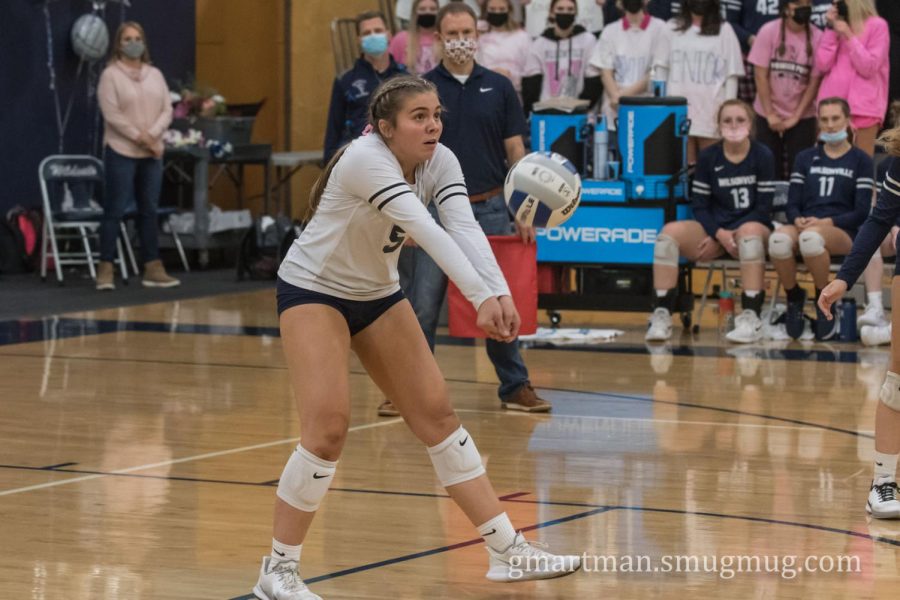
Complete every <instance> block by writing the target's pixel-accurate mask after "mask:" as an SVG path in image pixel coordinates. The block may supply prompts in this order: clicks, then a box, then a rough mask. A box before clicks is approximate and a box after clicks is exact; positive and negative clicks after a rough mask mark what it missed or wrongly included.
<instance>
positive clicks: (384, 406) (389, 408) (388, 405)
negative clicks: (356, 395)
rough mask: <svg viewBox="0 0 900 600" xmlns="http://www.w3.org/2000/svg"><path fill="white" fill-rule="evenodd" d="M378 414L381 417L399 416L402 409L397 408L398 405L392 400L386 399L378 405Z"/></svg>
mask: <svg viewBox="0 0 900 600" xmlns="http://www.w3.org/2000/svg"><path fill="white" fill-rule="evenodd" d="M378 416H379V417H399V416H400V411H399V410H397V407H396V406H394V404H393V403H392V402H391V401H390V400H385V401H384V402H382V403H381V405H380V406H379V407H378Z"/></svg>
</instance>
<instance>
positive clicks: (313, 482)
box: [276, 444, 337, 512]
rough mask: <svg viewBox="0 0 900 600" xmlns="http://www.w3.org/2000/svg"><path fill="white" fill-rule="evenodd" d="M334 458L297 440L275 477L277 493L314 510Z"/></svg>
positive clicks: (327, 482) (330, 475)
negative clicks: (319, 454)
mask: <svg viewBox="0 0 900 600" xmlns="http://www.w3.org/2000/svg"><path fill="white" fill-rule="evenodd" d="M336 468H337V462H332V461H330V460H325V459H323V458H319V457H318V456H316V455H315V454H313V453H312V452H309V451H308V450H306V449H305V448H303V447H302V446H301V445H299V444H297V448H296V449H295V450H294V453H293V454H291V458H290V459H288V462H287V464H286V465H285V466H284V471H282V473H281V479H280V480H279V481H278V491H277V492H276V493H277V494H278V497H279V498H281V499H282V500H284V501H285V502H287V503H288V504H290V505H291V506H293V507H294V508H296V509H298V510H305V511H306V512H315V511H316V510H318V508H319V504H321V502H322V498H324V497H325V492H327V491H328V486H330V485H331V480H332V479H334V472H335V470H336Z"/></svg>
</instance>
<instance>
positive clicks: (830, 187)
mask: <svg viewBox="0 0 900 600" xmlns="http://www.w3.org/2000/svg"><path fill="white" fill-rule="evenodd" d="M833 191H834V177H819V197H820V198H825V197H826V196H830V195H831V192H833Z"/></svg>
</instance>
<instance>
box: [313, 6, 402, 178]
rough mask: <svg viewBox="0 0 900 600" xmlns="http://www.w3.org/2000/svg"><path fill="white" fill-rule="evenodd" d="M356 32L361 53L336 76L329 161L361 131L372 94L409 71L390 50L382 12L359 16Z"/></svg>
mask: <svg viewBox="0 0 900 600" xmlns="http://www.w3.org/2000/svg"><path fill="white" fill-rule="evenodd" d="M356 34H357V35H358V36H359V47H360V50H361V51H362V56H360V57H359V58H358V59H357V60H356V64H354V65H353V67H352V68H350V69H349V70H348V71H346V72H345V73H342V74H341V75H340V76H339V77H337V79H335V80H334V85H333V86H332V88H331V103H330V104H329V105H328V123H327V125H326V128H325V145H324V158H325V162H326V163H327V162H328V161H329V160H330V159H331V157H332V156H334V153H335V152H337V151H338V149H339V148H340V147H341V146H343V145H345V144H347V143H349V142H350V141H352V140H353V139H355V138H356V137H358V136H359V134H361V133H362V130H363V129H364V128H365V126H366V123H367V122H368V121H367V119H368V116H367V115H368V107H369V96H371V95H372V92H374V91H375V88H377V87H378V84H380V83H381V82H382V81H384V80H385V79H390V78H391V77H393V76H395V75H398V74H401V73H406V69H405V68H404V67H403V66H402V65H399V64H397V62H396V61H394V59H393V57H391V55H390V53H389V52H388V44H389V43H390V39H391V34H390V32H389V31H388V28H387V21H386V20H385V18H384V15H382V14H381V13H380V12H375V11H371V12H364V13H362V14H360V15H358V16H357V17H356Z"/></svg>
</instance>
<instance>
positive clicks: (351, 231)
mask: <svg viewBox="0 0 900 600" xmlns="http://www.w3.org/2000/svg"><path fill="white" fill-rule="evenodd" d="M440 113H441V106H440V101H439V100H438V96H437V92H436V91H435V88H434V86H433V84H431V83H429V82H427V81H425V80H424V79H421V78H418V77H412V76H402V77H397V78H394V79H391V80H389V81H387V82H385V83H384V84H382V85H381V86H380V87H379V88H378V90H377V91H376V92H375V93H374V94H373V96H372V99H371V101H370V105H369V121H370V124H371V125H372V127H373V128H374V133H372V134H369V135H367V136H363V137H361V138H358V139H356V140H355V141H353V142H352V143H351V144H349V145H348V146H347V147H346V149H345V150H343V151H340V152H338V154H336V155H335V157H334V158H333V159H332V161H331V162H330V163H329V165H328V167H326V170H325V172H324V174H323V175H322V177H321V178H320V180H319V181H318V182H317V183H316V186H315V189H314V190H313V193H312V203H313V207H314V209H315V214H314V216H313V218H312V220H311V221H310V223H309V225H308V226H307V228H306V229H305V230H304V232H303V233H302V234H301V235H300V237H299V238H298V239H297V241H296V242H294V245H293V247H292V248H291V250H290V252H289V253H288V255H287V257H286V258H285V260H284V262H283V263H282V264H281V268H280V270H279V272H278V274H279V281H278V311H279V314H280V325H281V336H282V340H283V344H284V352H285V355H286V358H287V363H288V369H289V371H290V376H291V383H292V385H293V389H294V395H295V398H296V401H297V409H298V411H299V413H300V431H301V442H300V444H299V445H298V446H297V448H296V450H295V451H294V453H293V454H292V455H291V458H290V459H289V460H288V462H287V465H286V466H285V468H284V471H283V472H282V474H281V479H280V481H279V484H278V491H277V498H276V500H275V502H276V506H275V524H274V536H273V540H272V552H271V555H270V556H266V557H265V558H263V562H262V567H261V569H260V575H259V581H258V583H257V584H256V586H255V587H254V588H253V593H254V595H255V596H256V597H257V598H260V599H261V600H275V599H276V598H277V599H278V600H315V599H317V598H319V596H317V595H316V594H314V593H313V592H311V591H310V590H309V588H307V587H306V585H305V584H304V583H303V581H302V579H301V578H300V575H299V573H298V564H299V561H300V550H301V545H302V544H303V540H304V538H305V537H306V533H307V531H308V529H309V527H310V524H311V523H312V520H313V517H314V516H315V513H316V510H317V509H318V507H319V504H320V503H321V501H322V498H323V497H324V496H325V493H326V492H327V491H328V487H329V485H330V484H331V481H332V480H333V478H334V474H335V469H336V467H337V460H338V458H339V456H340V454H341V449H342V448H343V445H344V442H345V440H346V436H347V426H348V422H349V420H350V388H349V381H348V379H349V378H348V371H349V361H350V351H351V350H353V351H354V352H355V353H356V355H357V356H358V357H359V360H360V362H362V364H363V365H364V367H365V368H366V371H368V373H369V375H370V376H371V377H372V379H373V381H374V382H375V383H376V384H377V385H378V387H379V388H381V391H382V392H384V394H385V395H386V396H387V397H388V398H391V399H392V400H393V401H394V404H395V405H396V407H397V409H398V410H399V411H400V414H401V415H402V416H403V418H404V420H405V421H406V423H407V424H408V425H409V427H410V429H411V430H412V432H413V433H414V434H415V435H416V437H418V438H419V440H421V441H422V443H423V444H425V445H426V446H427V450H428V455H429V457H430V458H431V462H432V465H433V467H434V470H435V472H436V474H437V477H438V479H439V480H440V482H441V484H442V485H443V486H444V487H445V488H446V490H447V492H448V493H449V495H450V497H451V498H452V499H453V500H454V501H455V502H456V503H457V505H459V507H460V508H461V509H462V511H463V512H464V513H465V514H466V516H467V517H468V518H469V520H470V521H471V522H472V523H473V524H474V525H476V526H477V528H478V531H479V533H480V534H481V536H482V537H483V538H484V540H485V543H486V544H487V552H488V561H489V569H488V572H487V578H488V579H490V580H492V581H514V580H518V579H545V578H550V577H557V576H560V575H566V574H568V573H572V572H574V571H576V570H577V569H578V568H580V566H581V560H580V558H579V557H578V556H564V555H552V554H548V553H546V552H544V551H542V550H539V549H537V548H535V547H534V546H532V545H530V544H529V543H528V542H527V541H526V540H525V538H524V537H523V536H522V534H521V533H516V531H515V529H514V528H513V526H512V523H511V522H510V520H509V517H507V515H506V513H505V512H503V509H502V508H501V507H500V502H499V500H498V499H497V495H496V493H495V492H494V489H493V487H492V486H491V482H490V480H489V479H488V477H487V475H486V474H485V470H484V467H483V466H482V462H481V457H480V455H479V454H478V450H477V449H476V447H475V442H474V440H473V439H472V437H471V436H470V435H469V433H468V432H467V431H466V430H465V428H464V427H463V426H462V425H460V422H459V419H458V418H457V416H456V414H455V413H454V411H453V408H452V407H451V405H450V401H449V398H448V395H447V387H446V384H445V382H444V379H443V376H442V375H441V372H440V370H439V369H438V366H437V363H436V362H435V360H434V357H433V355H432V353H431V351H430V350H429V348H428V344H427V342H426V341H425V336H424V334H423V333H422V328H421V327H420V326H419V322H418V321H417V320H416V315H415V313H414V312H413V310H412V307H411V305H410V304H409V302H408V301H406V300H405V299H404V297H403V293H402V292H401V291H400V285H399V279H398V275H397V257H398V254H399V252H398V251H399V249H400V246H401V245H402V244H403V241H404V239H405V238H406V236H407V235H408V236H411V237H412V238H413V239H414V240H415V241H416V243H417V244H419V245H420V246H421V247H423V248H424V249H425V250H426V251H427V252H428V253H429V254H430V255H431V257H432V258H433V259H434V260H435V261H436V262H437V263H438V265H440V267H441V268H442V269H443V270H444V271H445V272H446V273H447V275H448V276H449V277H450V278H451V279H452V280H453V281H454V282H455V283H456V284H457V286H458V287H459V288H460V290H462V292H463V293H464V294H465V296H466V298H468V299H469V300H470V301H471V302H472V304H473V305H474V306H475V307H476V309H477V311H478V325H479V326H480V327H481V328H482V329H484V331H485V332H486V333H487V334H488V335H490V336H491V337H492V338H494V339H498V340H502V341H509V340H512V339H515V337H516V335H517V333H518V328H519V315H518V313H517V312H516V309H515V307H514V305H513V303H512V300H511V298H510V297H509V290H508V288H507V286H506V281H505V280H504V278H503V275H502V273H501V272H500V269H499V268H498V267H497V263H496V261H495V260H494V257H493V254H492V253H491V250H490V246H489V245H488V243H487V240H486V238H485V236H484V233H482V230H481V227H480V226H479V225H478V223H477V222H476V221H475V219H474V217H473V216H472V209H471V207H470V205H469V199H468V196H467V193H466V187H465V183H464V181H463V176H462V171H461V169H460V167H459V162H458V161H457V159H456V157H455V156H454V155H453V153H452V152H450V150H448V149H447V148H446V147H444V146H442V145H440V144H439V143H438V139H439V138H440V136H441V129H442V126H441V120H440ZM428 202H435V203H437V206H438V211H439V214H440V219H441V223H443V225H444V227H445V228H446V230H445V229H442V228H441V227H440V226H439V225H437V223H435V221H434V219H432V218H431V216H430V215H429V214H428V211H427V210H426V208H425V204H426V203H428ZM348 535H354V534H351V533H349V532H348ZM522 567H525V568H524V569H522Z"/></svg>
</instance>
